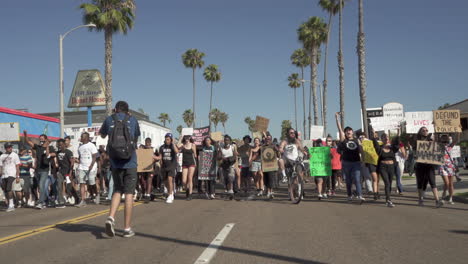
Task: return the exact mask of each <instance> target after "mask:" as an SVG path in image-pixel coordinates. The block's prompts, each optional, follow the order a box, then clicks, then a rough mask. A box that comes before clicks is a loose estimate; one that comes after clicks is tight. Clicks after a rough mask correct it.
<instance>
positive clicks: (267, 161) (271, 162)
mask: <svg viewBox="0 0 468 264" xmlns="http://www.w3.org/2000/svg"><path fill="white" fill-rule="evenodd" d="M262 169H263V171H264V172H269V171H277V170H278V160H277V159H276V152H275V149H274V148H273V147H272V146H265V147H262Z"/></svg>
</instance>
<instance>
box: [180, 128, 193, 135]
mask: <svg viewBox="0 0 468 264" xmlns="http://www.w3.org/2000/svg"><path fill="white" fill-rule="evenodd" d="M192 134H193V128H191V127H184V128H182V137H183V136H191V135H192Z"/></svg>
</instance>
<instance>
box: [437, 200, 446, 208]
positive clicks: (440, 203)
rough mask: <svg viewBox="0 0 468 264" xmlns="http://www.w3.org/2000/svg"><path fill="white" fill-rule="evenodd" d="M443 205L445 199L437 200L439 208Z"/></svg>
mask: <svg viewBox="0 0 468 264" xmlns="http://www.w3.org/2000/svg"><path fill="white" fill-rule="evenodd" d="M442 206H444V201H443V200H438V201H436V207H437V208H440V207H442Z"/></svg>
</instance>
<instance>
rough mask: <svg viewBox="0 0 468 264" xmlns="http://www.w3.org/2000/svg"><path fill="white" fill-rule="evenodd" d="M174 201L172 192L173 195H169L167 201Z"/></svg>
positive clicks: (169, 202)
mask: <svg viewBox="0 0 468 264" xmlns="http://www.w3.org/2000/svg"><path fill="white" fill-rule="evenodd" d="M173 202H174V195H173V194H171V195H169V196H168V197H167V199H166V203H168V204H171V203H173Z"/></svg>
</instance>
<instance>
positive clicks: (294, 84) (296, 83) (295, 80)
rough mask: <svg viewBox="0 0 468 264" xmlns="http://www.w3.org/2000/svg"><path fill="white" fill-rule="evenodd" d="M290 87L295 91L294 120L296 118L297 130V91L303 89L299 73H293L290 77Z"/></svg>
mask: <svg viewBox="0 0 468 264" xmlns="http://www.w3.org/2000/svg"><path fill="white" fill-rule="evenodd" d="M288 81H289V84H288V85H289V87H291V88H292V89H293V90H294V118H295V125H296V129H297V99H296V89H297V88H299V87H301V83H302V82H301V80H300V79H299V74H298V73H293V74H291V75H289V77H288Z"/></svg>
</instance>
